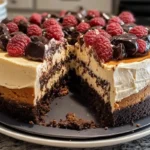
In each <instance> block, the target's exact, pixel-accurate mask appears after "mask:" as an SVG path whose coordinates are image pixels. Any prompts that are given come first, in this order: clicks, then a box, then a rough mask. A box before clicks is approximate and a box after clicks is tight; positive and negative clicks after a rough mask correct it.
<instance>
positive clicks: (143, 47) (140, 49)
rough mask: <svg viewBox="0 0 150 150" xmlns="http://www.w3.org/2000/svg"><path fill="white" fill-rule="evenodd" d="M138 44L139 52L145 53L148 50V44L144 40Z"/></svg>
mask: <svg viewBox="0 0 150 150" xmlns="http://www.w3.org/2000/svg"><path fill="white" fill-rule="evenodd" d="M137 44H138V52H139V53H144V52H145V50H146V42H145V41H144V40H142V39H138V40H137Z"/></svg>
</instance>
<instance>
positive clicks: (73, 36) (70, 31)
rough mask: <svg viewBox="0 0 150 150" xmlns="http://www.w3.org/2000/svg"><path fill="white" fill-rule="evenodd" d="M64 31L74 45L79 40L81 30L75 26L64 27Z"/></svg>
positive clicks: (69, 41)
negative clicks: (77, 29) (78, 30)
mask: <svg viewBox="0 0 150 150" xmlns="http://www.w3.org/2000/svg"><path fill="white" fill-rule="evenodd" d="M63 32H64V34H65V38H66V39H67V40H68V43H69V44H71V45H74V44H75V43H76V42H77V40H78V39H77V38H78V36H79V32H77V31H76V29H75V27H64V28H63Z"/></svg>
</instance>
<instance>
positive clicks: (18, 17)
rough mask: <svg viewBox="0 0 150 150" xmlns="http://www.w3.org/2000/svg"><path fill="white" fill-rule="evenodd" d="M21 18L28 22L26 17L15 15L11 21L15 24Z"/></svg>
mask: <svg viewBox="0 0 150 150" xmlns="http://www.w3.org/2000/svg"><path fill="white" fill-rule="evenodd" d="M21 20H22V21H24V22H28V21H27V19H26V18H25V17H24V16H16V17H15V18H14V19H13V22H15V23H16V24H18V23H19V22H20V21H21Z"/></svg>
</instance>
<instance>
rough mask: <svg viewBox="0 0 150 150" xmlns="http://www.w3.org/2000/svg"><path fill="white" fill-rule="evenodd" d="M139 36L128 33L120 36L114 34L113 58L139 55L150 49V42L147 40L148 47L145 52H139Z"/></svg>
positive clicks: (112, 41)
mask: <svg viewBox="0 0 150 150" xmlns="http://www.w3.org/2000/svg"><path fill="white" fill-rule="evenodd" d="M137 39H138V38H137V36H135V35H133V34H130V33H126V34H122V35H118V36H114V37H113V38H112V40H111V43H112V44H113V45H114V46H113V58H114V59H123V58H125V57H139V56H143V55H145V54H146V53H147V50H148V49H149V44H148V43H149V42H147V47H146V50H145V52H144V53H143V54H142V53H138V44H137Z"/></svg>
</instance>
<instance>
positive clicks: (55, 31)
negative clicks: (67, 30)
mask: <svg viewBox="0 0 150 150" xmlns="http://www.w3.org/2000/svg"><path fill="white" fill-rule="evenodd" d="M46 37H47V38H48V39H52V38H54V39H56V40H58V41H60V40H61V39H63V37H64V33H63V31H62V28H61V27H60V26H59V25H51V26H50V27H49V28H47V29H46Z"/></svg>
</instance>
